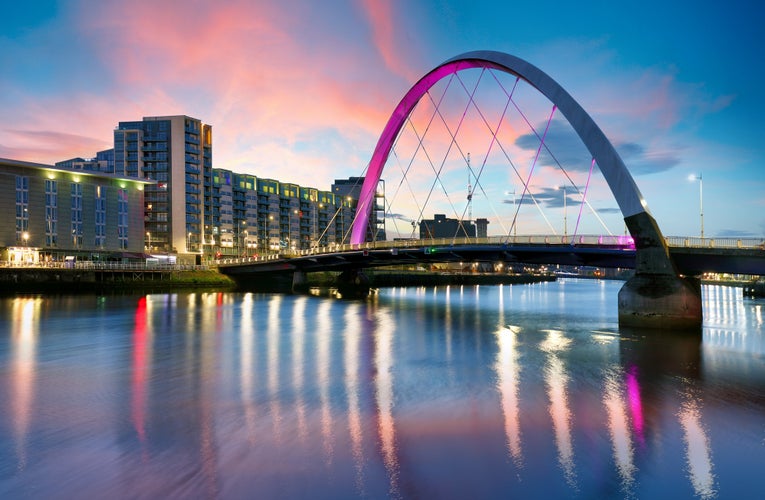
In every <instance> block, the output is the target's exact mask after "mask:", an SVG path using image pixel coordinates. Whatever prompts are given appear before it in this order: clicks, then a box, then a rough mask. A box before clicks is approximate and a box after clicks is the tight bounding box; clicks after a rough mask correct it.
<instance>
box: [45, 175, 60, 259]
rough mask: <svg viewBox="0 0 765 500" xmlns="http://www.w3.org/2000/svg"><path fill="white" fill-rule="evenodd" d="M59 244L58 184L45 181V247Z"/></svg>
mask: <svg viewBox="0 0 765 500" xmlns="http://www.w3.org/2000/svg"><path fill="white" fill-rule="evenodd" d="M57 242H58V182H57V181H55V180H52V179H46V180H45V245H46V246H49V247H52V246H56V244H57Z"/></svg>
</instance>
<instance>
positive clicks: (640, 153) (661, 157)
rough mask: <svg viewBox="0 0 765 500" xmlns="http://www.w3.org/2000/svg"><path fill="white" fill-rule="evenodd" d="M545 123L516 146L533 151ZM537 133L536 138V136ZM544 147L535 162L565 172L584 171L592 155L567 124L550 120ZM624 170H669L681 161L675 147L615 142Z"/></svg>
mask: <svg viewBox="0 0 765 500" xmlns="http://www.w3.org/2000/svg"><path fill="white" fill-rule="evenodd" d="M546 126H547V125H546V124H545V123H540V124H537V125H536V127H535V130H536V133H533V132H529V133H527V134H524V135H521V136H519V137H518V138H517V139H516V141H515V145H516V146H518V147H520V148H521V149H524V150H526V151H530V152H534V153H536V151H537V149H538V148H539V145H540V138H541V137H542V135H543V134H544V132H545V127H546ZM537 134H538V135H539V137H537ZM544 146H545V147H543V148H542V149H541V151H540V154H539V160H538V162H539V163H540V164H541V165H543V166H548V167H555V168H562V169H563V170H565V171H568V172H587V171H588V170H589V168H590V162H591V156H590V154H589V152H588V151H587V148H586V147H585V145H584V143H583V142H582V140H581V139H580V138H579V136H578V135H577V134H576V132H574V130H573V129H572V128H571V126H570V125H568V123H564V122H562V121H561V120H553V121H552V122H550V126H549V128H548V130H547V133H546V134H544ZM614 148H615V149H616V150H617V152H618V153H619V155H620V156H621V158H622V160H623V161H624V163H625V164H626V165H627V169H628V170H629V171H630V173H631V174H633V175H645V174H654V173H658V172H664V171H667V170H670V169H672V168H674V167H676V166H677V165H679V164H680V163H681V159H680V157H679V156H678V153H679V151H675V150H671V149H669V150H653V149H652V150H648V149H647V148H646V147H645V146H643V145H641V144H638V143H635V142H625V143H617V144H614Z"/></svg>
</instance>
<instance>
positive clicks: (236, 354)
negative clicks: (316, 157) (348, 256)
mask: <svg viewBox="0 0 765 500" xmlns="http://www.w3.org/2000/svg"><path fill="white" fill-rule="evenodd" d="M620 286H621V282H616V281H597V280H577V279H561V280H558V281H557V282H550V283H537V284H533V285H513V286H507V285H505V286H463V287H436V288H433V287H430V288H385V289H381V290H379V293H378V294H377V295H376V296H374V297H371V298H369V299H368V300H365V301H344V300H338V299H334V298H330V297H320V296H311V295H269V294H248V293H229V292H225V293H185V292H184V293H167V294H151V295H103V296H97V295H73V296H37V297H34V296H29V297H5V298H0V318H1V319H2V321H0V401H2V407H1V408H0V498H45V499H50V498H455V499H456V498H460V499H462V498H755V497H758V495H762V494H763V491H765V478H764V477H765V476H763V471H765V301H764V300H762V299H745V298H743V297H742V293H741V289H738V288H732V287H721V286H711V285H705V286H704V287H703V290H702V292H703V307H704V327H703V334H702V336H700V337H699V336H690V337H689V336H687V335H679V334H676V333H673V332H668V331H664V332H646V331H643V332H640V331H630V332H627V331H622V332H620V331H619V329H618V325H617V310H616V296H617V292H618V289H619V287H620Z"/></svg>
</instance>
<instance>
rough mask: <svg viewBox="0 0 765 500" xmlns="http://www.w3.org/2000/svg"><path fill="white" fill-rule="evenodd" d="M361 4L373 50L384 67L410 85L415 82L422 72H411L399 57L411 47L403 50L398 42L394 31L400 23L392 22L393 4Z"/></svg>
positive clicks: (380, 0) (379, 0)
mask: <svg viewBox="0 0 765 500" xmlns="http://www.w3.org/2000/svg"><path fill="white" fill-rule="evenodd" d="M361 3H362V6H363V9H364V14H365V15H366V17H367V18H368V20H369V23H370V25H371V27H372V37H373V40H374V45H375V48H376V49H377V51H378V52H379V53H380V56H381V57H382V59H383V61H384V63H385V66H386V67H387V68H388V69H390V70H391V71H392V72H393V73H394V74H396V75H399V76H401V77H404V78H405V79H407V80H409V81H411V82H412V83H414V82H415V81H417V79H419V77H421V76H422V73H424V71H422V70H421V69H418V70H412V68H411V66H410V65H409V64H408V61H407V60H406V59H405V58H402V57H401V56H400V54H406V53H407V51H411V49H412V47H411V46H410V47H407V48H406V49H404V47H402V46H401V43H400V40H401V39H402V38H403V36H402V33H400V32H398V31H397V29H396V27H397V25H400V23H398V24H397V23H396V21H394V12H393V10H394V4H393V3H391V2H388V1H386V0H362V2H361ZM404 8H406V7H404ZM399 17H400V16H399ZM427 69H430V68H427ZM421 71H422V73H421Z"/></svg>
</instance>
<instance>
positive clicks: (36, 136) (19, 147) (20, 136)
mask: <svg viewBox="0 0 765 500" xmlns="http://www.w3.org/2000/svg"><path fill="white" fill-rule="evenodd" d="M3 133H4V134H5V138H6V139H9V140H10V142H11V143H13V144H16V145H15V146H7V145H3V144H0V157H4V158H13V159H19V158H20V157H23V156H26V155H29V153H30V152H32V154H33V155H34V156H37V157H47V156H49V155H50V154H51V153H52V152H55V154H63V153H69V156H65V157H60V158H59V159H58V160H59V161H63V160H68V159H70V158H75V157H78V156H81V155H80V152H81V151H87V152H89V153H90V155H89V157H90V156H95V153H96V152H97V151H101V150H104V149H109V148H111V147H112V144H111V143H109V142H106V141H103V140H100V139H97V138H93V137H86V136H82V135H78V134H69V133H65V132H58V131H45V130H14V129H5V130H3ZM51 163H55V162H51Z"/></svg>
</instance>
